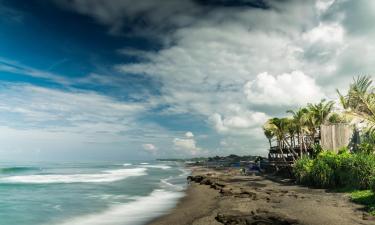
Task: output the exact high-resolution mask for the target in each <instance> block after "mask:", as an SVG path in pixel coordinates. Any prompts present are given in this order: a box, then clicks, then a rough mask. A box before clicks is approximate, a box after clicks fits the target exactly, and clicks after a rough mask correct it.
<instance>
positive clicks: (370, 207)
mask: <svg viewBox="0 0 375 225" xmlns="http://www.w3.org/2000/svg"><path fill="white" fill-rule="evenodd" d="M350 197H351V199H352V201H353V202H355V203H358V204H362V205H365V206H366V209H367V211H368V212H369V213H370V214H371V215H373V216H375V193H374V192H373V191H371V190H362V191H354V192H352V193H351V196H350Z"/></svg>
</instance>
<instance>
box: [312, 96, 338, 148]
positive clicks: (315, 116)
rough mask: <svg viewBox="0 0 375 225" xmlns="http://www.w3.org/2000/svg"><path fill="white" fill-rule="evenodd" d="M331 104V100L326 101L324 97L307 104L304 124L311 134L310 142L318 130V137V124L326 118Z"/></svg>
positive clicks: (331, 107)
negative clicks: (316, 101)
mask: <svg viewBox="0 0 375 225" xmlns="http://www.w3.org/2000/svg"><path fill="white" fill-rule="evenodd" d="M333 106H334V102H333V101H326V100H325V99H323V100H321V101H320V102H319V103H317V104H311V103H309V104H308V105H307V110H308V112H307V113H306V114H305V124H306V125H307V129H308V131H309V132H310V134H311V141H312V143H311V144H313V143H314V142H315V137H316V134H317V133H318V132H319V133H318V134H319V135H318V136H319V137H320V126H321V125H322V124H324V123H325V122H326V121H327V120H328V118H329V115H330V113H331V112H332V110H333Z"/></svg>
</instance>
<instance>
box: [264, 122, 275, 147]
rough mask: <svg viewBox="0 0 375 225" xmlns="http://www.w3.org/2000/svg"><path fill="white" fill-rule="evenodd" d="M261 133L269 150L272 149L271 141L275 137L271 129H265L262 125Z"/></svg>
mask: <svg viewBox="0 0 375 225" xmlns="http://www.w3.org/2000/svg"><path fill="white" fill-rule="evenodd" d="M263 132H264V135H265V136H266V138H267V139H268V142H269V144H270V149H271V148H272V139H273V138H274V137H275V135H274V133H273V131H272V129H271V128H270V127H267V126H266V125H263Z"/></svg>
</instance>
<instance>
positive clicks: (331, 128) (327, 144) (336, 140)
mask: <svg viewBox="0 0 375 225" xmlns="http://www.w3.org/2000/svg"><path fill="white" fill-rule="evenodd" d="M352 136H353V128H352V127H351V126H350V125H348V124H332V125H322V126H321V145H322V147H323V149H327V150H333V151H335V152H338V150H339V149H340V148H342V147H347V146H348V145H349V143H350V140H351V138H352Z"/></svg>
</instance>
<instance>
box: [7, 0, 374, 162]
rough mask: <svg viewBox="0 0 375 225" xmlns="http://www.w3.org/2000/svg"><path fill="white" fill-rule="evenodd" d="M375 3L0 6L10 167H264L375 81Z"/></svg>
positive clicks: (15, 0) (127, 1)
mask: <svg viewBox="0 0 375 225" xmlns="http://www.w3.org/2000/svg"><path fill="white" fill-rule="evenodd" d="M373 21H375V1H369V0H317V1H315V0H305V1H300V0H278V1H277V0H263V1H262V0H183V1H181V0H163V1H158V0H137V1H132V0H50V1H45V0H29V1H23V0H0V146H1V147H0V158H1V159H4V160H8V159H13V160H54V159H57V160H83V159H87V160H97V159H102V160H112V159H143V158H146V159H151V158H161V157H191V156H198V155H225V154H229V153H236V154H265V153H266V151H267V141H266V140H265V138H264V137H263V133H262V131H261V125H262V124H263V123H264V121H265V120H266V119H267V118H269V117H272V116H278V115H283V114H284V113H285V111H286V110H287V109H291V108H296V107H298V106H300V105H304V104H305V103H307V102H316V101H319V100H320V99H322V98H327V99H334V98H335V97H336V93H335V90H336V88H339V89H345V87H346V86H348V84H349V82H350V81H351V80H352V78H353V76H356V75H359V74H366V75H371V74H373V71H374V69H375V64H374V63H373V62H374V58H375V42H374V40H375V39H374V38H375V26H374V25H373Z"/></svg>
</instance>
